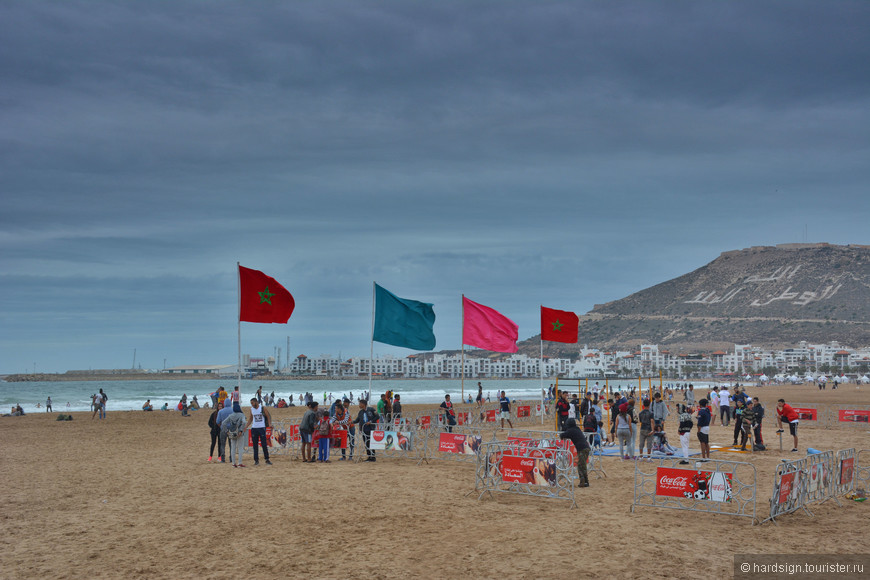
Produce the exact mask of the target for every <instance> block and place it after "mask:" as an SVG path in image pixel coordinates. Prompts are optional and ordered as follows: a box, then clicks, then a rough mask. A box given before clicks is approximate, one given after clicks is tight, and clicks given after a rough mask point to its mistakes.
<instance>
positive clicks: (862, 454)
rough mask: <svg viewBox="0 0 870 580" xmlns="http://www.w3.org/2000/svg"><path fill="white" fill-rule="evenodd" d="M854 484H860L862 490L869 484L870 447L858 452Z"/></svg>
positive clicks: (865, 489)
mask: <svg viewBox="0 0 870 580" xmlns="http://www.w3.org/2000/svg"><path fill="white" fill-rule="evenodd" d="M855 479H856V482H855V483H856V484H860V485H861V487H862V488H864V491H867V487H868V486H870V449H862V450H861V451H859V452H858V465H857V468H856V469H855Z"/></svg>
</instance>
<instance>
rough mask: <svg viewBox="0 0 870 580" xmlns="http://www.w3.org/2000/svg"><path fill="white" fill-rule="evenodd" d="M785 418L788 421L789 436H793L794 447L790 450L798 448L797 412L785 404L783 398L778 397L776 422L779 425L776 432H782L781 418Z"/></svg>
mask: <svg viewBox="0 0 870 580" xmlns="http://www.w3.org/2000/svg"><path fill="white" fill-rule="evenodd" d="M783 419H785V420H786V421H788V432H789V433H791V436H792V437H794V449H792V451H797V450H798V436H797V426H798V414H797V411H795V410H794V409H793V408H792V407H791V405H787V404H786V402H785V399H780V400H778V401H777V402H776V424H777V425H778V426H779V430H778V431H777V433H782V420H783Z"/></svg>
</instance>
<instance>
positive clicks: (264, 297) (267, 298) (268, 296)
mask: <svg viewBox="0 0 870 580" xmlns="http://www.w3.org/2000/svg"><path fill="white" fill-rule="evenodd" d="M257 294H259V295H260V304H262V303H263V302H265V303H266V304H272V296H274V295H275V294H274V293H273V292H269V287H268V286H266V289H265V290H263V291H262V292H257Z"/></svg>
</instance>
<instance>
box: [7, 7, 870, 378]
mask: <svg viewBox="0 0 870 580" xmlns="http://www.w3.org/2000/svg"><path fill="white" fill-rule="evenodd" d="M868 24H870V5H868V4H867V3H864V2H825V3H819V2H789V3H787V4H784V3H778V2H729V3H724V2H720V3H712V2H711V3H699V2H668V3H649V2H611V3H591V2H589V3H587V2H542V3H519V2H510V3H505V2H438V3H431V2H429V3H407V2H379V3H372V2H356V1H355V2H330V3H310V2H286V3H268V4H260V3H231V2H212V3H207V4H204V3H189V2H172V3H160V4H154V3H146V2H128V3H110V2H63V3H48V2H5V3H3V4H2V5H0V38H3V45H4V50H3V51H0V80H2V82H0V104H2V107H0V126H2V127H3V128H4V130H3V131H2V132H0V187H2V191H3V196H2V198H0V249H2V254H0V267H2V268H3V271H4V276H3V277H2V278H0V285H2V290H3V292H2V295H0V307H2V308H0V319H2V320H7V321H14V322H15V326H14V328H15V329H16V330H15V339H14V340H13V337H12V336H11V332H10V331H9V330H4V332H3V333H2V334H0V344H2V345H3V351H5V352H4V356H3V359H4V360H0V371H3V370H5V368H6V366H5V365H4V364H3V363H5V359H6V358H7V357H8V356H11V355H13V353H14V354H15V355H17V354H21V352H22V351H21V350H19V349H18V347H16V346H15V345H16V344H28V345H38V344H39V343H40V341H41V340H44V341H49V340H52V341H54V337H53V336H52V332H53V330H52V328H51V327H50V325H49V323H48V321H47V319H46V318H44V317H42V316H41V315H40V316H38V315H33V316H32V317H31V316H30V315H29V313H28V311H27V296H28V295H29V294H28V293H29V292H34V291H36V292H45V293H46V294H45V295H42V298H43V299H44V300H43V301H45V302H50V303H52V304H53V305H55V306H53V307H52V308H55V307H56V309H57V311H58V313H60V312H64V311H65V312H68V313H71V314H72V315H73V318H77V319H79V320H82V321H87V320H91V321H93V322H92V325H90V326H89V325H88V324H85V322H82V323H81V325H80V326H76V327H75V328H76V333H77V334H78V335H79V336H84V335H87V336H88V340H87V342H89V343H93V344H97V345H98V344H99V343H100V341H99V340H98V339H96V338H94V337H95V336H99V335H106V336H112V337H113V341H112V342H113V343H118V339H117V337H118V336H121V337H124V336H129V342H131V343H132V342H139V341H142V342H145V341H146V340H150V341H152V342H151V343H150V345H151V346H150V348H151V349H153V350H155V351H157V350H160V349H163V350H167V349H168V350H171V351H173V352H178V351H180V352H182V353H183V352H189V357H190V360H182V361H177V362H178V363H179V364H181V363H183V362H196V360H195V359H199V360H205V359H206V358H208V361H207V362H215V359H214V357H213V356H212V357H211V358H209V357H208V356H206V355H207V354H208V353H214V352H215V350H217V351H218V353H219V356H218V358H219V359H220V360H219V361H217V362H225V359H230V361H231V359H232V358H233V353H234V347H233V345H232V342H233V341H232V338H233V337H232V336H231V335H232V331H231V330H230V331H229V332H228V334H227V336H228V339H229V340H226V341H224V340H218V341H217V344H215V343H210V342H209V341H210V340H213V337H214V336H215V335H217V334H219V333H220V331H219V330H216V329H218V328H225V329H226V328H230V327H231V326H232V319H233V318H234V316H235V312H234V308H235V306H234V304H235V295H234V292H235V278H234V276H235V274H234V272H235V271H234V268H235V262H236V261H241V262H242V263H243V264H244V265H246V266H249V267H254V268H258V269H263V270H265V271H267V272H268V273H270V274H271V275H273V276H275V277H276V278H278V279H279V280H282V281H286V282H287V284H286V285H287V286H288V288H290V289H291V291H293V292H294V294H295V295H297V302H298V305H299V306H298V310H297V312H296V314H294V318H293V319H291V324H290V325H288V326H287V327H281V328H278V327H259V328H258V329H257V332H256V333H251V334H252V335H254V336H256V337H258V338H252V339H251V340H252V341H253V340H262V343H261V344H260V343H253V344H252V345H251V349H252V350H254V349H257V348H259V349H261V350H263V349H265V350H267V351H269V352H271V346H270V345H273V344H277V343H280V342H282V340H283V338H282V339H281V340H279V337H284V336H285V335H286V334H287V333H291V334H293V335H294V342H296V343H297V344H299V343H301V344H300V348H304V349H305V350H308V351H310V352H314V353H315V354H318V353H319V352H334V353H337V351H338V350H343V351H344V352H345V353H347V352H353V353H355V354H360V353H363V352H367V344H366V343H367V340H368V339H367V332H368V331H369V330H368V329H367V325H368V324H369V323H370V320H368V322H367V318H368V317H369V316H370V313H368V308H369V307H368V306H367V304H368V303H370V299H371V295H370V292H371V282H372V280H378V282H379V283H382V284H384V285H385V286H386V287H388V288H390V289H391V290H393V291H395V292H397V293H398V294H400V295H405V296H409V297H414V298H418V299H424V300H430V301H435V302H436V311H437V312H438V322H437V323H436V324H437V326H436V332H439V335H443V336H444V337H445V338H443V339H442V338H440V337H439V347H445V348H446V347H458V344H452V343H455V342H456V341H457V340H458V338H456V336H455V335H457V334H458V331H457V330H456V329H457V328H458V324H459V317H460V314H459V307H458V302H459V300H458V296H459V295H461V293H462V292H465V293H467V294H469V296H470V297H471V298H472V299H475V300H478V301H481V302H483V303H491V304H492V305H493V306H494V307H498V308H503V309H504V310H505V312H506V313H507V314H509V315H512V316H514V318H515V319H516V320H517V322H519V323H520V326H521V336H523V337H525V336H530V335H532V334H535V333H537V331H538V329H537V327H536V325H537V321H536V316H537V314H536V313H537V311H536V308H537V306H538V305H539V304H540V303H549V304H550V305H552V306H554V307H560V308H566V309H574V310H577V311H581V312H582V311H586V310H588V309H589V308H591V306H592V304H594V303H596V302H604V301H608V300H613V299H616V298H619V297H621V296H624V295H625V294H628V293H630V292H633V291H636V290H639V289H641V288H644V287H646V286H649V285H652V284H654V283H658V282H661V281H664V280H667V279H669V278H671V277H673V276H677V275H680V274H682V273H685V272H687V271H689V270H691V269H693V268H696V267H698V266H701V265H703V264H704V263H706V262H707V261H709V260H711V259H713V258H715V257H716V255H718V253H719V252H721V251H724V250H730V249H734V248H739V247H744V246H749V245H753V244H765V243H766V244H770V243H778V242H789V241H800V235H801V234H802V233H803V231H804V226H805V225H809V227H808V230H809V232H810V233H811V240H810V241H816V240H822V241H830V242H839V243H849V242H851V243H861V242H866V240H862V239H856V238H855V235H856V234H855V232H861V231H863V230H862V229H861V227H862V226H863V224H862V222H861V216H862V215H864V216H866V210H867V209H870V207H868V202H867V201H866V196H865V195H864V191H865V190H866V183H867V181H868V171H870V170H868V167H870V163H868V150H870V147H868V145H870V142H868V141H870V140H868V135H870V130H868V129H870V107H868V91H870V82H868V76H867V74H866V66H867V65H866V63H867V62H868V61H870V42H868V40H867V34H866V30H867V29H868ZM832 200H834V201H836V202H837V205H838V207H839V209H838V207H834V204H832V203H831V202H832ZM844 206H845V207H849V208H850V209H851V210H852V211H848V212H844V211H842V207H844ZM554 280H558V283H554V282H553V281H554ZM203 285H208V286H209V289H208V291H204V294H203V295H202V299H201V300H200V299H190V298H189V297H190V295H191V294H190V293H191V288H202V287H203ZM35 288H36V290H34V289H35ZM91 288H93V289H97V288H99V289H100V292H97V291H96V290H93V294H94V295H97V294H100V293H105V294H107V295H109V296H112V298H109V299H107V300H108V301H107V302H106V303H105V304H104V305H103V306H104V308H100V303H99V302H98V301H96V300H95V299H93V298H92V297H91V296H90V293H89V289H91ZM65 290H70V291H69V292H66V291H65ZM194 295H196V292H194ZM114 297H120V298H118V300H119V302H115V298H114ZM120 304H122V305H123V308H124V309H126V315H127V318H124V319H123V321H121V320H119V318H118V317H117V316H115V317H112V316H105V312H106V308H108V309H109V311H111V308H115V307H118V305H120ZM181 305H183V306H181ZM52 311H53V310H52ZM58 316H60V314H58ZM181 321H183V322H181ZM227 325H229V326H227ZM6 328H9V327H6ZM65 330H69V327H65ZM148 337H150V338H148ZM296 337H298V341H297V339H296ZM303 337H306V338H303ZM306 340H310V343H306V342H305V341H306ZM16 341H17V342H16ZM161 341H162V343H161ZM276 341H277V342H276ZM81 342H82V343H84V342H86V341H84V339H83V340H82V341H81ZM227 342H229V343H230V344H229V346H228V347H227V345H226V343H227ZM193 344H195V345H196V346H192V345H193ZM209 344H211V345H212V346H213V348H210V347H209ZM22 348H24V347H22ZM29 348H33V347H32V346H31V347H29ZM196 349H200V350H196ZM108 350H109V349H108V347H107V351H108ZM23 352H24V353H26V354H21V356H23V357H24V358H25V359H27V360H30V359H31V358H33V356H32V355H31V354H29V353H30V352H31V351H30V350H26V349H25V350H24V351H23ZM65 352H66V358H64V359H63V360H64V361H67V362H65V363H62V362H58V363H57V364H58V365H59V370H63V369H64V368H67V367H72V366H76V364H75V363H74V362H72V361H74V360H82V359H83V358H86V357H88V356H93V355H91V354H90V353H91V352H93V348H91V349H90V350H89V351H87V352H84V351H76V350H75V349H74V348H71V347H70V348H68V349H67V350H66V351H65ZM5 353H9V354H8V355H7V354H5ZM58 356H60V355H58ZM113 356H114V355H113ZM125 356H126V354H125ZM154 356H156V357H159V358H163V356H165V355H163V356H161V355H159V354H155V355H154ZM82 364H85V363H81V364H79V365H78V366H81V365H82ZM111 364H112V363H109V362H105V363H96V362H94V365H95V366H111ZM115 364H119V363H115ZM151 364H152V366H157V365H156V363H154V362H153V361H152V362H151Z"/></svg>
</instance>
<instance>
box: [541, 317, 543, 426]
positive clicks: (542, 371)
mask: <svg viewBox="0 0 870 580" xmlns="http://www.w3.org/2000/svg"><path fill="white" fill-rule="evenodd" d="M543 424H544V333H543V332H541V425H543Z"/></svg>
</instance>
